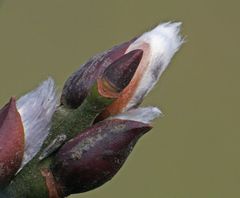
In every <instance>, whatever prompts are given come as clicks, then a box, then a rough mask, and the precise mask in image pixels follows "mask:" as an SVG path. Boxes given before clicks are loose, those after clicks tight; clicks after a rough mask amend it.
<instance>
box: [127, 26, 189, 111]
mask: <svg viewBox="0 0 240 198" xmlns="http://www.w3.org/2000/svg"><path fill="white" fill-rule="evenodd" d="M180 27H181V23H180V22H175V23H171V22H168V23H163V24H160V25H158V26H157V27H155V28H154V29H152V30H151V31H149V32H146V33H144V34H143V35H142V36H140V37H139V38H138V39H137V40H136V41H134V42H133V43H132V44H131V45H130V46H129V47H128V49H127V51H126V53H128V52H129V51H132V50H135V49H142V47H143V44H147V45H148V46H149V55H148V56H147V57H145V59H147V62H148V65H147V67H146V69H145V70H144V73H143V74H142V76H141V79H140V82H139V84H138V86H137V88H136V90H135V92H134V94H133V96H132V97H131V99H130V101H129V102H128V104H127V106H126V107H125V108H124V109H123V112H124V111H127V110H128V109H131V108H132V107H134V106H135V105H136V104H138V103H139V100H142V99H143V97H144V96H146V95H147V94H148V93H149V92H150V91H151V89H152V88H153V87H154V85H155V84H156V83H157V81H158V79H159V77H160V76H161V74H162V73H163V72H164V70H165V69H166V68H167V66H168V64H169V62H170V60H171V58H172V57H173V55H174V54H175V53H176V52H177V51H178V49H179V48H180V46H181V45H182V43H183V42H184V40H183V38H182V37H181V35H180V34H179V32H180ZM144 50H145V49H144V48H143V51H144ZM140 64H141V63H140Z"/></svg>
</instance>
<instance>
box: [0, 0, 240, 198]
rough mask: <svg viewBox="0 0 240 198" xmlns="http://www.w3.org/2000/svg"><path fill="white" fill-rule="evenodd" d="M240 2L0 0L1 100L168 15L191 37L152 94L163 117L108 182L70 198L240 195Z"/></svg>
mask: <svg viewBox="0 0 240 198" xmlns="http://www.w3.org/2000/svg"><path fill="white" fill-rule="evenodd" d="M239 6H240V3H239V1H236V0H229V1H217V0H208V1H207V0H202V1H193V0H182V1H179V0H168V1H166V0H161V1H159V0H148V1H140V0H127V1H126V0H121V1H111V0H101V1H97V0H95V1H94V0H88V1H84V0H82V1H80V0H68V1H66V0H41V1H35V0H21V1H19V0H0V95H1V97H0V105H1V106H2V105H4V104H5V103H6V102H7V101H8V99H9V97H10V96H12V95H14V96H17V97H19V96H21V95H23V94H24V93H25V92H27V91H29V90H31V89H32V88H34V87H36V86H37V85H38V84H39V83H40V82H41V81H43V80H44V79H46V78H47V77H48V76H49V75H51V76H52V77H53V78H54V79H55V80H56V84H57V86H58V88H59V91H60V90H61V87H62V85H63V83H64V81H65V80H66V78H67V77H68V76H69V75H70V74H71V73H72V72H73V71H75V70H76V69H77V68H78V67H79V66H80V65H81V64H82V63H84V62H85V61H86V60H87V59H88V58H89V57H91V56H92V55H94V54H96V53H97V52H101V51H103V50H105V49H108V48H110V47H112V46H113V45H115V44H118V43H121V42H123V41H126V40H129V39H130V38H132V37H134V36H136V35H139V34H140V33H142V32H144V31H146V30H149V29H150V28H151V27H154V26H155V25H157V24H159V23H161V22H165V21H169V20H170V21H182V22H183V27H182V34H183V35H184V36H186V40H187V43H185V44H184V46H183V47H182V49H181V50H180V52H179V53H178V54H177V55H176V56H175V57H174V59H173V61H172V62H171V64H170V67H169V69H168V70H167V71H166V72H165V73H164V75H163V76H162V78H161V79H160V82H159V83H158V85H157V86H156V87H155V89H154V90H153V91H152V92H151V94H150V95H149V97H147V98H146V100H145V102H144V105H156V106H159V107H160V108H161V109H162V111H163V113H164V115H165V116H164V117H163V118H161V119H159V120H158V121H157V122H155V123H154V126H155V127H154V129H153V130H152V131H151V132H150V133H149V134H148V135H146V136H145V137H144V138H142V139H141V141H140V142H139V143H138V145H137V146H136V148H135V149H134V151H133V153H132V155H131V156H130V158H129V159H128V161H127V162H126V164H125V165H124V167H123V168H122V169H121V171H120V172H119V173H118V174H117V176H115V177H114V178H113V180H111V181H110V182H108V183H107V184H106V185H104V186H103V187H101V188H99V189H97V190H94V191H91V192H88V193H84V194H80V195H74V196H71V198H77V197H81V198H113V197H114V198H122V197H134V198H135V197H136V198H146V197H151V198H203V197H204V198H238V197H240V130H239V129H240V124H239V123H240V121H239V112H240V108H239V107H240V105H239V102H240V93H239V84H240V78H239V73H240V65H239V56H240V55H239V44H240V42H239V41H240V40H239V35H240V26H239V19H240V12H239Z"/></svg>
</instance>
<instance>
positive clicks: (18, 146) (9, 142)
mask: <svg viewBox="0 0 240 198" xmlns="http://www.w3.org/2000/svg"><path fill="white" fill-rule="evenodd" d="M23 153H24V129H23V124H22V120H21V117H20V114H19V113H18V111H17V108H16V101H15V99H14V98H11V100H10V102H9V103H8V104H7V105H6V106H4V107H3V108H2V109H1V110H0V186H4V185H6V184H7V183H8V182H9V181H10V180H11V178H12V177H13V176H14V174H15V173H16V172H17V170H18V169H19V167H20V165H21V162H22V158H23Z"/></svg>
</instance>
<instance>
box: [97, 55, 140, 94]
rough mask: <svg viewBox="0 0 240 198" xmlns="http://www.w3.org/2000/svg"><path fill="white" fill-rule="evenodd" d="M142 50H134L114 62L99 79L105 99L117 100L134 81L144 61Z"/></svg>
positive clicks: (101, 92)
mask: <svg viewBox="0 0 240 198" xmlns="http://www.w3.org/2000/svg"><path fill="white" fill-rule="evenodd" d="M142 55H143V51H142V50H133V51H131V52H129V53H127V54H124V55H123V56H122V57H120V58H119V59H117V60H116V61H114V62H113V63H112V64H111V65H109V66H108V68H107V69H106V70H105V71H104V73H103V76H102V78H101V79H98V90H99V93H100V94H101V95H103V96H105V97H111V98H117V97H119V96H120V92H122V91H123V90H124V89H125V88H126V87H127V86H128V84H129V83H130V81H131V80H132V78H133V76H134V74H135V71H136V70H137V68H138V65H139V63H140V61H141V59H142Z"/></svg>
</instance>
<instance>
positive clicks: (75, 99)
mask: <svg viewBox="0 0 240 198" xmlns="http://www.w3.org/2000/svg"><path fill="white" fill-rule="evenodd" d="M135 40H136V39H132V40H131V41H128V42H125V43H123V44H121V45H118V46H115V47H113V48H112V49H110V50H107V51H105V52H103V53H100V54H97V55H96V56H94V57H92V58H91V59H90V60H88V61H87V62H86V63H85V64H83V65H82V66H81V67H80V68H79V69H78V70H77V71H76V72H74V73H73V74H72V75H71V76H70V77H69V78H68V79H67V81H66V82H65V84H64V87H63V91H62V96H61V103H62V104H63V105H66V106H69V107H71V108H77V107H78V106H80V105H81V103H82V102H83V100H84V99H85V97H86V96H87V94H88V92H89V90H90V88H91V87H92V86H93V85H94V84H95V82H96V80H97V79H98V78H99V77H101V76H102V74H103V72H104V71H105V69H106V68H107V67H108V66H109V65H110V64H112V63H113V62H114V61H116V60H117V59H118V58H120V57H121V56H122V55H124V53H125V51H126V50H127V48H128V47H129V45H130V44H131V43H132V42H134V41H135Z"/></svg>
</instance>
